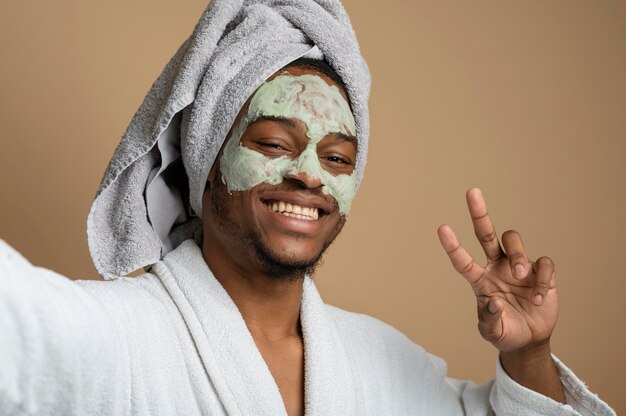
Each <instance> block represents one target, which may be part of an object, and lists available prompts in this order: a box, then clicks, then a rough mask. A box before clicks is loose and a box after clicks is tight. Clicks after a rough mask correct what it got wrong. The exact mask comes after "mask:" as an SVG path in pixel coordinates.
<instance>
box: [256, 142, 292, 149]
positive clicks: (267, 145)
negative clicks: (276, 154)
mask: <svg viewBox="0 0 626 416" xmlns="http://www.w3.org/2000/svg"><path fill="white" fill-rule="evenodd" d="M259 146H261V147H265V148H268V149H276V150H287V149H285V148H284V147H283V146H282V145H280V144H278V143H259Z"/></svg>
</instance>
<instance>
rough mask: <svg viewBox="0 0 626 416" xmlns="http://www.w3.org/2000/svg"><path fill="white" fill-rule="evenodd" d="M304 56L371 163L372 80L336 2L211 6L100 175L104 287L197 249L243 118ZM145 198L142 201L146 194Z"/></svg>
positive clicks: (98, 247) (95, 227) (236, 1)
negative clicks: (251, 101)
mask: <svg viewBox="0 0 626 416" xmlns="http://www.w3.org/2000/svg"><path fill="white" fill-rule="evenodd" d="M305 54H309V56H311V57H313V58H316V59H319V58H322V57H323V58H324V60H325V61H327V62H328V64H330V65H331V67H333V69H334V70H335V71H336V72H337V74H338V75H339V76H340V77H341V78H342V80H343V82H344V84H345V85H346V90H347V93H348V96H349V101H350V105H351V108H352V111H353V113H354V116H355V120H356V125H357V139H358V145H357V146H358V152H357V162H356V171H357V178H358V181H359V182H360V180H361V178H362V176H363V169H364V167H365V160H366V155H367V140H368V134H369V119H368V107H367V100H368V96H369V88H370V76H369V71H368V69H367V65H366V64H365V61H364V60H363V58H362V56H361V53H360V51H359V46H358V43H357V40H356V37H355V35H354V31H353V30H352V27H351V25H350V21H349V18H348V15H347V14H346V12H345V10H344V9H343V6H342V5H341V3H340V2H339V0H246V1H243V0H214V1H212V2H211V3H210V4H209V6H208V8H207V9H206V11H205V12H204V14H203V15H202V17H201V19H200V21H199V22H198V25H197V26H196V28H195V30H194V32H193V34H192V35H191V36H190V37H189V39H187V41H186V42H185V43H184V44H183V45H182V46H181V47H180V49H179V50H178V52H177V53H176V55H175V56H174V57H173V58H172V60H171V61H170V62H169V63H168V64H167V65H166V67H165V69H164V70H163V72H162V74H161V75H160V76H159V78H158V79H157V81H156V82H155V83H154V85H153V86H152V88H151V89H150V91H149V92H148V95H147V96H146V98H145V99H144V102H143V104H142V105H141V107H140V108H139V110H138V111H137V113H136V114H135V116H134V118H133V120H132V121H131V123H130V125H129V126H128V129H127V130H126V132H125V134H124V136H123V137H122V140H121V142H120V144H119V145H118V147H117V149H116V150H115V153H114V155H113V158H112V159H111V161H110V163H109V166H108V168H107V170H106V172H105V174H104V178H103V179H102V183H101V185H100V188H99V190H98V193H97V195H96V198H95V200H94V202H93V205H92V207H91V211H90V213H89V218H88V220H87V233H88V239H89V250H90V252H91V256H92V258H93V261H94V264H95V266H96V269H97V270H98V272H99V273H100V274H101V275H102V276H104V277H105V278H113V277H114V276H117V275H124V274H126V273H129V272H131V271H133V270H136V269H139V268H141V267H145V266H147V265H150V264H153V263H156V262H157V261H159V259H161V258H162V257H163V256H164V255H165V254H166V253H167V252H168V251H169V250H171V249H173V248H175V247H176V246H177V245H178V244H180V242H182V241H183V240H185V239H188V238H195V239H196V240H199V236H200V233H201V227H200V221H199V217H201V213H202V204H201V201H202V192H203V190H204V185H205V183H206V177H207V174H208V172H209V170H210V168H211V166H212V164H213V162H214V161H215V157H216V155H217V153H218V151H219V149H220V147H221V146H222V143H223V141H224V139H225V137H226V134H227V132H228V131H229V129H230V127H231V125H232V123H233V121H234V119H235V117H236V115H237V113H238V112H239V109H240V108H241V107H242V105H243V104H244V102H245V101H246V100H247V98H248V97H249V96H250V95H251V94H252V93H253V92H254V90H255V89H256V88H257V87H258V86H259V85H260V84H261V83H262V82H263V81H264V80H265V79H266V78H267V77H269V76H270V75H271V74H272V73H274V72H275V71H277V70H279V69H280V68H282V67H283V66H285V65H287V64H288V63H290V62H292V61H294V60H295V59H297V58H299V57H302V56H303V55H305ZM146 190H147V192H146Z"/></svg>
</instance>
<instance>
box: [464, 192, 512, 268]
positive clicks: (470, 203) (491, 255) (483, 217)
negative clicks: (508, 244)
mask: <svg viewBox="0 0 626 416" xmlns="http://www.w3.org/2000/svg"><path fill="white" fill-rule="evenodd" d="M466 198H467V207H468V208H469V212H470V216H471V217H472V223H473V224H474V233H475V234H476V238H478V241H479V242H480V245H481V246H482V248H483V251H484V252H485V255H486V256H487V258H488V259H489V260H490V261H494V260H497V259H499V258H500V257H502V256H503V255H504V251H502V247H501V246H500V242H499V241H498V234H496V229H495V227H494V226H493V224H492V223H491V219H490V218H489V213H488V212H487V204H485V198H484V197H483V193H482V192H481V190H480V189H478V188H471V189H470V190H469V191H467V195H466Z"/></svg>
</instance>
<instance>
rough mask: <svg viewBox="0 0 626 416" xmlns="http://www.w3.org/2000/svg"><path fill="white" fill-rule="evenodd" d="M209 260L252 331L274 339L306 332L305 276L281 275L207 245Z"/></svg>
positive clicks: (260, 335) (268, 339)
mask: <svg viewBox="0 0 626 416" xmlns="http://www.w3.org/2000/svg"><path fill="white" fill-rule="evenodd" d="M202 255H203V257H204V260H205V262H206V263H207V265H208V266H209V268H210V269H211V271H212V272H213V274H214V275H215V278H216V279H217V280H218V281H219V282H220V283H221V284H222V286H223V287H224V289H225V290H226V292H227V293H228V294H229V295H230V297H231V298H232V299H233V301H234V302H235V305H237V308H238V309H239V312H240V313H241V315H242V316H243V319H244V321H245V322H246V325H247V326H248V329H249V330H250V332H251V333H252V335H253V336H254V337H255V338H257V337H262V338H263V339H265V340H267V341H270V342H273V341H280V340H282V339H284V338H287V337H292V336H300V337H301V336H302V333H301V329H300V302H301V297H302V283H303V281H304V278H303V277H302V278H298V279H295V280H294V279H287V278H285V279H280V278H274V277H270V276H267V275H265V274H263V273H262V271H259V270H253V269H251V268H250V267H243V266H242V265H237V264H232V263H231V262H229V257H228V256H225V255H222V254H220V253H216V252H215V250H207V249H206V247H203V250H202Z"/></svg>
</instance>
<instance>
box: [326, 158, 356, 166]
mask: <svg viewBox="0 0 626 416" xmlns="http://www.w3.org/2000/svg"><path fill="white" fill-rule="evenodd" d="M324 159H326V160H327V161H329V162H331V163H335V164H338V165H351V164H352V163H350V161H349V160H348V159H346V158H344V157H340V156H326V157H324Z"/></svg>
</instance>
